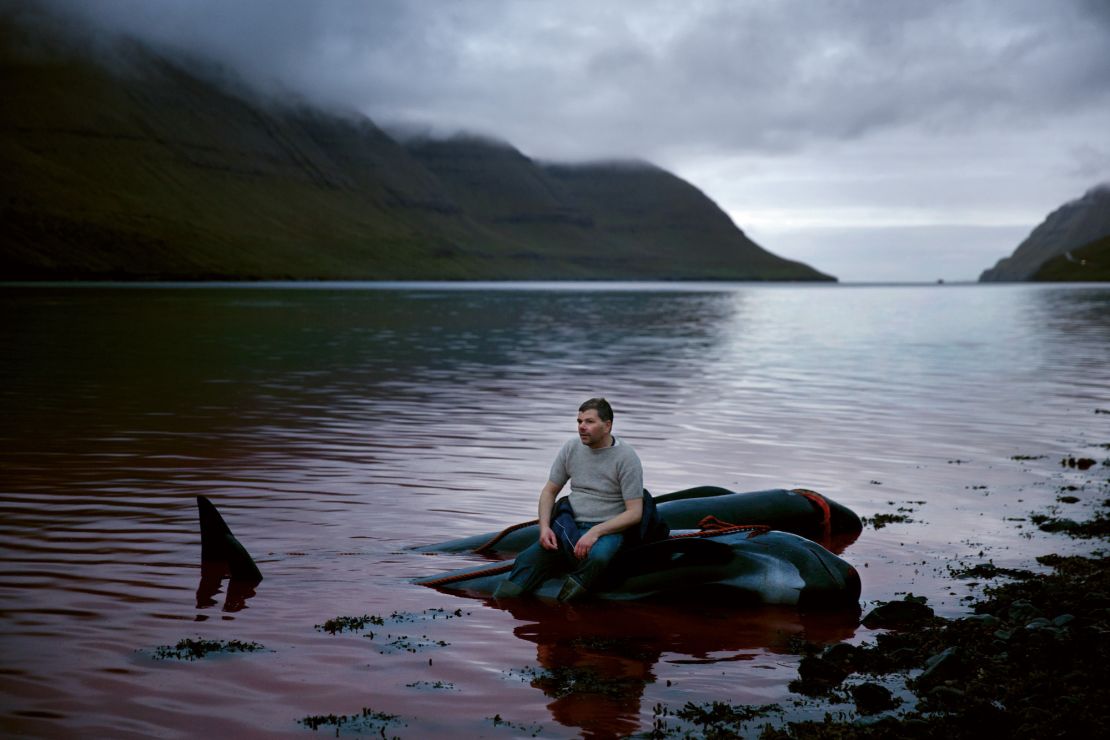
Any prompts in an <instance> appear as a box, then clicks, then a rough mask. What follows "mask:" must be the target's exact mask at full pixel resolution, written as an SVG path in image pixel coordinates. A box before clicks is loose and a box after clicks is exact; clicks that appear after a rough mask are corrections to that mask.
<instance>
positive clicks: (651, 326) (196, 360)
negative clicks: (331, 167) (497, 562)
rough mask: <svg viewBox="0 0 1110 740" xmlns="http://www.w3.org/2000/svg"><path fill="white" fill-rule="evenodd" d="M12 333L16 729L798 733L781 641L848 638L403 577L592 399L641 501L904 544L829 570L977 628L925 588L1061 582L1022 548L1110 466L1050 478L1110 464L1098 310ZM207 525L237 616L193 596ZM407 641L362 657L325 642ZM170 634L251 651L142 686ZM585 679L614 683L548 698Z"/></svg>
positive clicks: (71, 327)
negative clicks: (693, 495)
mask: <svg viewBox="0 0 1110 740" xmlns="http://www.w3.org/2000/svg"><path fill="white" fill-rule="evenodd" d="M0 306H2V310H3V314H2V315H3V319H2V322H3V323H2V327H0V411H2V414H3V419H4V422H3V426H2V430H0V435H2V437H0V470H2V472H0V511H2V518H0V557H2V558H3V566H4V567H3V573H2V575H0V597H2V600H0V639H2V641H3V642H2V649H0V687H2V688H3V691H2V697H3V698H2V706H0V728H3V730H4V731H5V732H6V733H14V734H26V735H32V736H40V735H41V736H74V735H78V736H85V737H143V736H150V735H158V736H163V737H174V736H182V737H187V736H196V735H197V734H199V733H201V732H209V733H212V734H213V735H216V736H227V735H231V734H233V733H235V734H243V735H246V736H258V737H263V736H265V737H272V736H277V735H303V734H304V733H307V732H309V730H307V729H305V728H304V727H303V726H302V725H300V724H298V720H300V719H302V718H304V717H309V716H314V715H328V714H336V715H351V714H357V713H360V712H361V711H362V709H363V708H367V707H368V708H371V709H373V710H374V711H377V712H385V713H388V714H390V715H397V716H398V720H397V721H396V722H393V723H390V724H388V725H387V726H386V732H387V734H395V735H400V736H402V737H427V736H435V735H437V734H447V733H449V732H451V733H456V734H459V735H462V736H479V735H482V736H490V737H510V736H514V735H518V734H519V735H530V734H531V733H532V732H534V731H536V730H538V729H542V735H541V736H543V737H573V736H577V735H579V734H591V733H594V734H596V735H598V736H604V735H607V734H621V733H631V732H636V731H644V730H648V729H650V728H651V722H652V718H653V715H652V707H653V706H654V705H656V704H657V703H660V702H662V703H664V704H668V705H671V706H675V707H680V706H681V705H682V704H684V703H685V702H687V701H693V702H708V701H731V702H734V703H750V704H764V703H770V702H788V701H790V700H791V695H790V694H789V692H788V691H787V689H786V685H787V683H788V682H789V681H790V680H792V679H793V678H795V677H796V669H797V662H798V657H797V656H796V655H793V654H791V653H790V651H789V645H790V638H791V637H792V636H793V637H801V638H805V639H810V640H817V641H833V640H841V639H851V640H856V641H860V640H865V639H868V637H869V635H870V633H869V632H868V631H867V630H862V629H857V627H856V626H855V622H856V619H855V616H854V615H848V616H847V617H844V616H832V617H830V616H827V615H820V614H799V613H797V612H796V611H794V610H789V609H763V610H754V609H748V610H738V609H728V608H723V607H715V606H714V605H700V606H699V607H698V608H696V609H695V608H691V607H689V606H688V605H653V606H635V605H622V606H619V607H613V606H589V605H586V606H580V607H575V608H573V609H568V608H558V607H540V606H536V605H529V604H524V605H520V606H518V607H514V608H513V610H511V611H508V610H504V609H499V608H497V607H495V606H494V605H491V604H487V603H485V602H481V601H475V600H468V599H464V598H460V597H454V596H449V595H445V594H441V593H437V592H434V591H430V590H428V589H424V588H420V587H416V586H413V585H411V584H410V583H408V580H407V579H409V578H411V577H414V576H419V575H427V574H431V573H434V572H438V571H441V570H446V569H449V568H451V567H455V566H458V565H462V564H465V563H467V562H469V561H466V560H465V559H461V558H448V557H443V556H439V557H432V556H426V555H418V554H415V553H412V552H410V551H409V550H408V549H407V548H409V547H410V546H412V545H416V544H425V543H430V542H435V541H438V540H442V539H448V538H451V537H454V536H457V535H460V534H470V533H475V532H483V531H489V530H495V529H500V528H501V527H502V526H504V525H506V524H510V523H513V522H517V521H521V520H524V519H529V518H532V517H533V516H534V512H535V501H536V496H537V494H538V492H539V489H540V487H541V486H542V484H543V482H544V479H545V477H546V472H547V469H548V467H549V465H550V462H551V458H552V456H553V455H554V453H555V451H556V450H557V449H558V447H559V445H560V444H561V443H562V442H563V441H564V440H565V439H566V438H567V437H568V436H569V435H571V434H573V432H574V425H573V423H574V415H575V410H576V408H577V404H578V403H579V402H580V401H581V400H584V399H585V398H588V397H590V396H595V395H604V396H606V397H608V398H609V399H610V400H611V401H612V402H613V405H614V407H615V409H616V412H617V418H616V423H615V428H614V431H615V432H616V433H617V434H618V435H620V436H622V437H623V438H624V439H625V440H626V441H628V442H630V443H631V444H633V445H634V446H635V447H636V449H637V451H638V452H639V453H640V456H641V458H642V459H643V461H644V468H645V483H646V485H647V486H648V488H649V489H650V490H652V491H653V492H656V493H664V492H667V491H672V490H677V489H680V488H686V487H689V486H693V485H720V486H725V487H728V488H732V489H735V490H741V491H742V490H759V489H765V488H779V487H785V488H793V487H805V488H811V489H815V490H818V491H821V492H822V493H824V494H826V495H828V496H830V497H832V498H834V499H836V500H838V501H840V502H842V503H844V504H846V505H848V506H850V507H852V508H854V509H855V510H856V511H857V512H858V513H859V514H861V515H864V516H868V517H871V516H874V515H876V514H884V513H885V514H895V513H900V514H902V515H903V516H906V517H908V518H909V519H910V521H907V522H903V523H896V524H892V525H889V526H886V527H884V528H882V529H874V528H872V527H869V528H867V529H865V531H864V533H863V535H862V536H861V537H860V539H859V540H858V541H857V542H855V543H854V544H853V545H851V546H850V547H849V548H848V549H847V550H846V551H845V552H844V553H843V557H845V558H846V559H847V560H849V561H850V562H852V563H853V564H854V565H856V567H857V568H858V569H859V570H860V572H861V574H862V577H863V589H864V591H863V597H862V600H861V606H863V607H864V608H866V607H867V605H868V604H869V603H871V602H873V601H876V600H886V599H890V598H897V597H899V596H900V595H901V594H904V593H906V592H909V591H912V592H914V593H915V594H923V595H926V596H927V597H929V599H930V603H931V604H932V605H933V606H934V607H935V608H936V609H937V610H938V612H940V613H941V614H945V615H949V616H954V615H958V614H961V613H964V612H965V611H966V609H967V597H968V596H969V594H971V593H974V587H969V585H968V584H967V583H966V582H962V581H954V580H952V579H951V578H950V577H949V573H948V569H947V566H948V565H950V564H959V563H965V564H971V563H975V562H983V561H986V560H992V561H993V562H994V563H995V564H997V565H1004V566H1014V567H1036V564H1035V560H1034V558H1035V557H1036V556H1037V555H1040V554H1044V553H1047V552H1070V551H1077V552H1081V551H1083V550H1084V548H1089V547H1090V544H1089V543H1083V542H1070V541H1067V540H1063V539H1061V538H1060V536H1059V535H1047V534H1044V533H1041V532H1039V531H1038V530H1036V528H1035V527H1033V526H1032V525H1031V524H1030V523H1029V522H1028V516H1029V515H1030V514H1031V513H1059V514H1061V515H1067V516H1071V517H1074V518H1078V519H1082V518H1085V517H1086V516H1089V515H1090V513H1091V512H1092V511H1094V510H1095V509H1096V508H1097V507H1098V506H1099V505H1101V502H1102V500H1103V499H1104V498H1105V496H1106V493H1107V490H1106V478H1107V473H1106V471H1107V468H1106V467H1104V466H1101V465H1099V466H1096V467H1094V468H1092V469H1091V470H1088V471H1078V470H1075V469H1071V468H1066V467H1062V466H1061V465H1060V460H1061V459H1062V458H1065V457H1068V456H1086V457H1092V458H1095V459H1097V460H1099V461H1101V460H1103V459H1105V458H1106V457H1107V456H1108V455H1110V453H1108V452H1107V449H1106V444H1107V443H1108V442H1110V415H1108V414H1107V412H1110V362H1108V360H1110V288H1106V287H1097V286H1096V287H1090V286H1032V285H1028V286H1003V285H991V286H978V285H976V286H780V285H758V286H753V285H730V284H723V285H690V284H679V285H674V284H671V285H645V284H586V285H573V284H571V285H535V284H533V285H477V286H475V285H469V286H444V285H393V286H380V285H379V286H367V285H357V284H349V285H329V284H322V285H311V286H301V285H265V284H264V285H248V286H243V285H223V286H221V285H208V286H195V285H194V286H172V285H171V286H36V287H17V286H5V287H2V288H0ZM1100 412H1102V413H1100ZM1069 486H1073V487H1074V491H1070V493H1071V494H1072V495H1075V496H1076V497H1077V498H1079V499H1080V500H1079V501H1078V502H1076V503H1073V504H1067V503H1063V502H1061V501H1059V500H1058V499H1059V498H1060V496H1061V492H1062V490H1063V489H1066V488H1067V487H1069ZM197 494H204V495H207V496H209V497H210V498H211V499H212V500H213V501H215V502H216V504H217V505H218V506H219V507H220V508H221V510H222V511H223V513H224V516H225V518H226V519H227V520H228V523H229V524H230V525H231V527H232V529H233V530H234V532H235V533H236V535H237V536H238V538H239V539H240V540H241V541H242V542H243V543H244V544H245V545H246V546H247V547H248V549H249V550H250V551H251V552H252V553H253V554H254V555H255V557H256V559H257V560H258V562H259V566H260V568H261V569H262V571H263V573H264V574H265V580H264V581H263V582H262V583H261V584H260V585H259V586H258V587H257V589H256V590H255V593H253V594H249V593H248V594H226V593H224V592H222V591H221V592H220V593H217V594H208V593H201V594H199V595H198V593H197V590H198V579H199V576H200V570H199V562H198V561H199V552H200V545H199V541H200V538H199V532H198V529H197V521H196V508H195V496H196V495H197ZM226 586H227V584H226V583H225V584H224V590H226ZM228 596H231V597H232V598H231V599H228ZM244 598H245V601H244V600H243V599H244ZM394 612H398V613H399V614H398V616H397V617H396V618H395V619H393V620H389V619H386V620H384V621H386V624H385V625H384V626H383V627H377V628H373V631H374V632H375V634H374V637H373V639H371V638H369V637H368V636H367V635H366V632H365V631H364V632H360V633H353V634H352V633H346V634H341V635H330V634H327V633H326V632H323V631H320V630H318V629H316V628H315V625H318V624H321V623H323V622H324V621H325V620H327V619H330V618H333V617H336V616H339V615H362V614H373V615H381V616H384V617H388V616H389V615H391V614H393V613H394ZM447 617H450V618H449V619H448V618H447ZM402 636H403V638H404V639H401V638H402ZM185 637H194V638H196V637H203V638H206V639H216V640H231V639H237V640H243V641H255V642H258V643H261V644H263V645H265V647H266V649H267V652H263V653H255V654H249V655H231V656H226V657H220V658H214V659H213V658H210V659H206V660H202V661H196V662H178V661H157V660H154V659H153V658H152V657H151V653H152V651H154V650H155V649H156V648H157V647H158V646H162V645H172V644H174V643H176V642H177V641H178V640H180V639H182V638H185ZM443 643H447V644H443ZM614 646H615V647H614ZM590 672H593V674H595V675H600V676H603V677H607V678H608V679H609V681H610V684H613V683H614V682H616V685H619V686H620V687H623V688H620V690H617V691H610V692H609V693H607V694H604V695H603V694H599V693H597V692H593V693H591V692H589V691H585V690H580V691H577V692H574V691H572V692H571V693H570V694H569V695H563V693H564V692H565V690H566V688H567V687H566V686H565V685H564V686H556V685H554V683H557V682H553V681H551V680H547V681H544V680H539V681H537V680H536V678H537V676H540V677H543V676H547V677H549V678H550V677H552V676H564V677H565V676H568V675H569V676H571V677H574V676H578V677H581V676H582V675H588V674H590ZM610 688H611V686H610ZM798 711H801V712H804V710H798ZM822 711H823V710H822ZM495 715H497V716H499V717H500V721H495V720H493V719H492V718H493V717H495ZM377 729H378V726H376V725H374V726H373V727H372V732H371V734H374V733H376V732H377ZM322 731H329V729H328V728H324V729H322ZM330 731H332V732H333V731H334V728H331V730H330Z"/></svg>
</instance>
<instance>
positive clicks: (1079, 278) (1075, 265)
mask: <svg viewBox="0 0 1110 740" xmlns="http://www.w3.org/2000/svg"><path fill="white" fill-rule="evenodd" d="M1032 279H1033V280H1037V281H1040V282H1053V283H1078V282H1110V236H1104V237H1102V238H1101V239H1096V240H1095V241H1093V242H1091V243H1090V244H1088V245H1086V246H1085V247H1080V248H1079V249H1075V250H1072V251H1070V252H1067V253H1065V254H1062V255H1060V256H1059V257H1053V258H1052V259H1050V260H1049V261H1048V262H1045V263H1044V264H1043V265H1041V266H1040V267H1039V268H1038V269H1037V271H1036V272H1035V273H1034V274H1033V277H1032Z"/></svg>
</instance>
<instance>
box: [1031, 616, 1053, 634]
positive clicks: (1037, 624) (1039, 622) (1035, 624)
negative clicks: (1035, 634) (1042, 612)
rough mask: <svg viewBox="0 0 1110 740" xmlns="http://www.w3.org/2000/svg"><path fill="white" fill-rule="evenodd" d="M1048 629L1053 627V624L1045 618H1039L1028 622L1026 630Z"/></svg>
mask: <svg viewBox="0 0 1110 740" xmlns="http://www.w3.org/2000/svg"><path fill="white" fill-rule="evenodd" d="M1047 627H1052V622H1050V621H1048V620H1047V619H1045V618H1044V617H1037V618H1036V619H1034V620H1032V621H1030V622H1027V623H1026V625H1025V629H1027V630H1031V631H1035V630H1043V629H1045V628H1047Z"/></svg>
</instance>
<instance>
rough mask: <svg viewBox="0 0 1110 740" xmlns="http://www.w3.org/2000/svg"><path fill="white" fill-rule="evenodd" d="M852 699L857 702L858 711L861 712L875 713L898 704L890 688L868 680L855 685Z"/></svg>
mask: <svg viewBox="0 0 1110 740" xmlns="http://www.w3.org/2000/svg"><path fill="white" fill-rule="evenodd" d="M851 691H852V699H854V700H855V702H856V711H858V712H859V713H860V714H875V713H877V712H882V711H885V710H887V709H893V708H894V707H895V706H897V705H898V702H896V701H895V700H894V697H893V696H892V695H891V693H890V690H889V689H887V688H886V687H885V686H880V685H879V684H877V683H872V682H870V681H869V682H867V683H861V684H860V685H858V686H853V687H852V689H851Z"/></svg>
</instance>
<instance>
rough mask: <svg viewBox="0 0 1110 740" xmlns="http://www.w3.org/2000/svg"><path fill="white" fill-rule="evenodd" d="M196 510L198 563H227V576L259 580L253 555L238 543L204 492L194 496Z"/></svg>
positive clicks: (245, 579) (234, 578)
mask: <svg viewBox="0 0 1110 740" xmlns="http://www.w3.org/2000/svg"><path fill="white" fill-rule="evenodd" d="M197 509H198V511H199V513H200V560H201V562H202V563H216V562H222V563H227V568H228V571H229V572H230V573H231V578H232V579H233V580H237V581H252V582H254V583H258V582H259V581H261V580H262V573H261V571H259V570H258V566H257V565H255V564H254V558H252V557H251V556H250V553H248V552H247V549H246V548H245V547H243V546H242V545H241V544H239V540H237V539H235V535H233V534H232V533H231V528H230V527H228V526H227V522H225V521H224V518H223V517H222V516H220V512H219V511H217V510H216V507H215V505H213V503H212V502H211V501H209V500H208V498H207V497H205V496H197Z"/></svg>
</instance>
